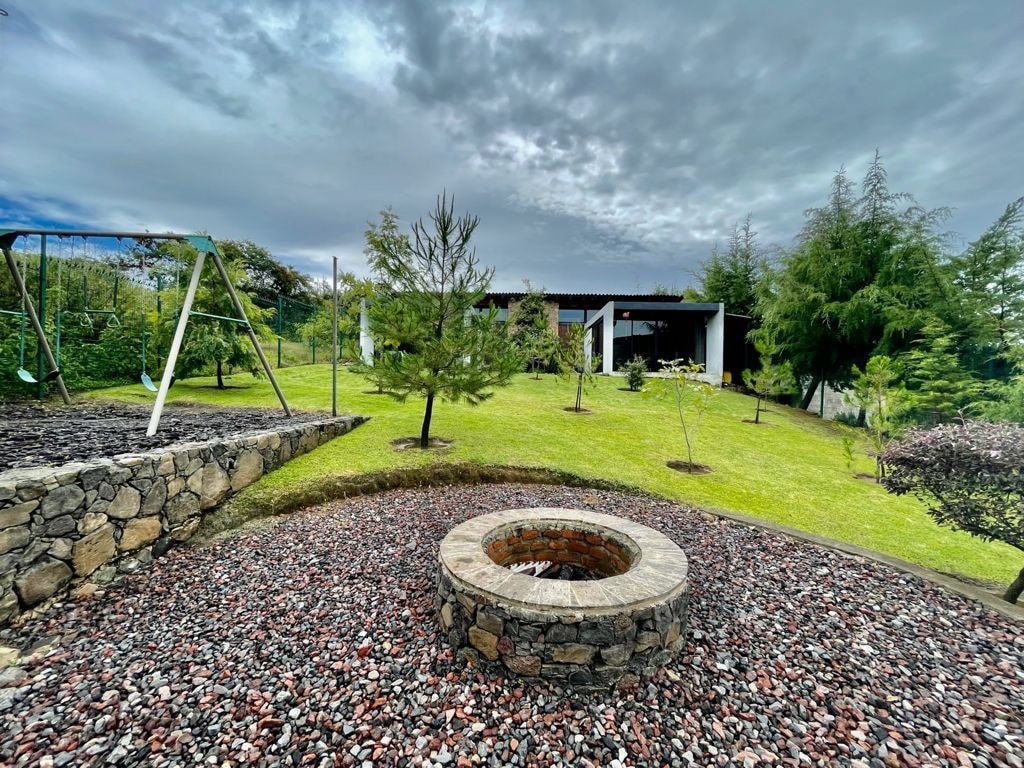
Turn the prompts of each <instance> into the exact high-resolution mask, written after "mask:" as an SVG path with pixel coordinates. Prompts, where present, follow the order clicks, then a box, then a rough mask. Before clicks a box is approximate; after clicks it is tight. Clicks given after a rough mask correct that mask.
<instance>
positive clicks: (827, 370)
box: [760, 168, 859, 408]
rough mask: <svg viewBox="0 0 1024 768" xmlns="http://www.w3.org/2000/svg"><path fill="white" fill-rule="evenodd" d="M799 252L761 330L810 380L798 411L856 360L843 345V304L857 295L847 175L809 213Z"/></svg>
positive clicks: (787, 265) (839, 381) (785, 270)
mask: <svg viewBox="0 0 1024 768" xmlns="http://www.w3.org/2000/svg"><path fill="white" fill-rule="evenodd" d="M806 215H807V223H806V224H805V225H804V229H803V231H802V232H801V234H800V238H799V240H798V244H797V247H796V248H795V249H794V250H793V251H792V252H790V253H789V254H787V255H786V257H785V258H784V260H783V264H782V270H781V271H780V273H779V275H778V279H777V281H776V283H775V286H774V291H773V293H772V296H771V300H770V301H769V302H767V303H764V304H762V306H761V308H760V311H761V312H762V314H763V316H764V319H765V325H766V326H767V327H768V328H769V332H770V333H771V334H772V335H773V337H774V338H775V340H776V343H777V344H778V347H779V353H780V355H781V357H782V359H784V360H787V361H788V362H789V363H790V365H792V366H793V372H794V374H795V375H796V376H797V378H798V380H799V379H807V380H809V386H808V388H807V390H806V394H805V395H804V399H803V403H802V407H804V408H806V407H808V405H810V401H811V397H812V396H813V394H814V391H815V389H817V386H818V384H819V383H820V382H825V383H827V384H831V385H833V386H842V385H845V384H846V383H847V382H848V381H849V379H850V371H851V369H852V366H853V365H854V364H855V363H857V362H859V355H858V354H857V353H856V352H854V351H853V350H851V349H850V347H849V346H848V344H847V343H846V342H847V341H848V340H847V339H846V338H845V329H844V327H843V320H844V314H845V311H846V303H847V301H848V300H849V298H850V296H851V295H852V293H853V292H854V290H855V289H856V286H855V285H854V284H853V281H852V279H851V278H852V274H851V273H852V272H853V270H852V269H851V262H852V261H854V260H855V259H856V256H857V252H858V247H857V240H858V233H857V229H856V226H855V224H856V216H857V212H856V206H855V201H854V199H853V192H852V186H851V184H850V181H849V179H848V178H847V176H846V170H845V169H842V168H841V169H840V170H839V171H838V172H837V173H836V175H835V176H834V177H833V179H832V190H831V193H830V195H829V201H828V204H827V205H825V206H823V207H821V208H813V209H811V210H809V211H807V214H806Z"/></svg>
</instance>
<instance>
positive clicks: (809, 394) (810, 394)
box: [800, 376, 821, 411]
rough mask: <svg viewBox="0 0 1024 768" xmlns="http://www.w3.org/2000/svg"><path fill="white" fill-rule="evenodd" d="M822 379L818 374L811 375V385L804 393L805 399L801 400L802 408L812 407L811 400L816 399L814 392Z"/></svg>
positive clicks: (804, 409)
mask: <svg viewBox="0 0 1024 768" xmlns="http://www.w3.org/2000/svg"><path fill="white" fill-rule="evenodd" d="M820 381H821V379H819V378H818V377H817V376H813V377H811V385H810V386H809V387H808V388H807V391H806V392H805V393H804V396H803V399H802V400H801V401H800V410H802V411H806V410H807V409H808V408H810V407H811V400H813V399H814V392H815V390H816V389H817V388H818V383H819V382H820Z"/></svg>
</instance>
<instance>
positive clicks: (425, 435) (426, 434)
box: [420, 394, 434, 448]
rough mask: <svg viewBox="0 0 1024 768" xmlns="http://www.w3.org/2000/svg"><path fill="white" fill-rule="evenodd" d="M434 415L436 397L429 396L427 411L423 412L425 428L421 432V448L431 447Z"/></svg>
mask: <svg viewBox="0 0 1024 768" xmlns="http://www.w3.org/2000/svg"><path fill="white" fill-rule="evenodd" d="M433 414H434V396H433V395H432V394H430V395H427V409H426V410H425V411H424V412H423V428H422V429H421V430H420V448H426V447H427V446H428V445H430V417H431V416H433Z"/></svg>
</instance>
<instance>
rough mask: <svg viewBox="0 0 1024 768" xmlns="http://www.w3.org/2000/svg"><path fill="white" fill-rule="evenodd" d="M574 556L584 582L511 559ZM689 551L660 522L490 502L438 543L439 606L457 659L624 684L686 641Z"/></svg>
mask: <svg viewBox="0 0 1024 768" xmlns="http://www.w3.org/2000/svg"><path fill="white" fill-rule="evenodd" d="M537 561H544V562H548V563H559V564H569V565H571V566H572V572H573V573H574V574H586V578H587V580H561V579H557V578H538V577H536V576H532V575H526V574H523V573H516V572H513V571H512V570H510V568H509V566H510V565H515V564H521V563H531V562H537ZM687 570H688V567H687V560H686V555H685V554H683V552H682V550H680V549H679V547H678V546H676V545H675V544H674V543H673V542H672V541H670V540H669V539H668V538H666V537H665V536H664V535H662V534H660V533H658V532H657V531H655V530H653V529H651V528H648V527H646V526H643V525H640V524H638V523H634V522H632V521H629V520H624V519H622V518H618V517H613V516H611V515H605V514H600V513H597V512H589V511H583V510H574V509H548V508H536V509H515V510H507V511H503V512H495V513H492V514H488V515H481V516H480V517H476V518H473V519H471V520H468V521H466V522H465V523H462V524H461V525H458V526H456V527H455V528H453V529H452V530H451V531H450V532H449V533H448V535H447V536H446V537H445V538H444V540H443V541H442V542H441V551H440V562H439V565H438V578H437V582H438V584H437V589H438V591H437V598H436V603H435V609H436V611H437V618H438V621H439V622H440V623H441V626H442V627H443V629H444V630H445V632H446V633H447V637H448V640H449V642H450V643H451V645H452V646H453V647H454V648H455V649H456V652H457V654H458V655H459V657H460V658H462V659H464V660H466V661H467V662H470V663H484V662H494V663H500V664H501V665H503V666H504V667H505V668H506V669H507V670H508V671H509V672H512V673H514V674H516V675H520V676H523V677H539V678H544V679H548V680H552V681H555V682H558V683H562V684H569V685H572V686H575V687H581V688H607V687H610V686H614V685H618V686H620V687H628V686H631V685H635V684H636V683H637V682H639V680H640V679H643V678H647V677H650V676H651V675H653V674H654V673H655V672H656V671H657V669H658V667H660V666H661V665H663V664H665V663H666V662H667V661H668V660H669V659H671V658H672V656H673V655H674V654H675V653H677V652H678V651H679V650H680V649H681V648H682V647H683V645H684V643H685V639H684V636H685V633H686V611H687V599H688V594H689V588H688V581H687Z"/></svg>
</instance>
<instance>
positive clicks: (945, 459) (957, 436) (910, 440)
mask: <svg viewBox="0 0 1024 768" xmlns="http://www.w3.org/2000/svg"><path fill="white" fill-rule="evenodd" d="M883 461H884V462H885V464H886V465H887V466H888V467H889V476H888V477H885V478H883V479H882V484H883V485H884V486H885V488H886V489H887V490H889V491H890V492H892V493H895V494H897V495H900V494H904V493H912V494H914V495H915V496H917V497H918V498H919V499H921V500H922V501H923V502H924V503H925V504H927V505H928V512H929V513H930V514H931V516H932V517H933V518H934V519H935V521H936V522H938V523H939V524H940V525H948V526H950V527H951V528H953V529H955V530H960V531H966V532H967V533H970V534H973V535H974V536H978V537H979V538H982V539H985V540H987V541H1002V542H1004V543H1006V544H1009V545H1010V546H1012V547H1016V548H1017V549H1019V550H1022V551H1024V471H1022V467H1024V426H1020V425H1018V424H988V423H985V422H974V421H962V422H961V423H954V424H940V425H939V426H937V427H932V428H931V429H915V430H911V431H910V432H908V433H907V434H906V436H905V437H904V438H903V439H902V440H900V441H898V442H895V443H891V444H890V445H889V447H888V448H887V449H886V450H885V453H884V455H883ZM1022 591H1024V569H1021V572H1020V573H1019V574H1018V576H1017V578H1016V579H1015V580H1014V582H1013V584H1011V585H1010V587H1009V589H1007V591H1006V594H1005V595H1004V598H1005V599H1006V600H1007V601H1008V602H1011V603H1015V602H1017V598H1018V597H1020V594H1021V592H1022Z"/></svg>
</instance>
